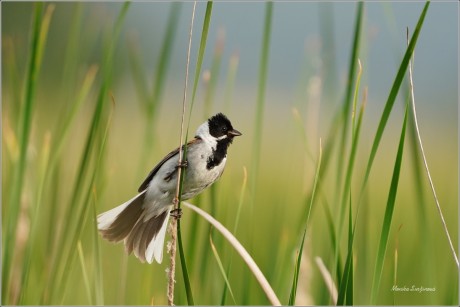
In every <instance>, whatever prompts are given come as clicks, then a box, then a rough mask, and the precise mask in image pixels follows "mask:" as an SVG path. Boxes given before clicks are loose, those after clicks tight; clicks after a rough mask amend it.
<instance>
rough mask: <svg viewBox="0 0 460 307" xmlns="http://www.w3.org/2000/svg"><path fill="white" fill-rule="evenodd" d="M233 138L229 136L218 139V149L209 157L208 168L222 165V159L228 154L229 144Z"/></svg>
mask: <svg viewBox="0 0 460 307" xmlns="http://www.w3.org/2000/svg"><path fill="white" fill-rule="evenodd" d="M232 141H233V138H232V137H227V138H225V139H222V140H218V141H217V145H216V149H213V150H212V155H211V156H209V157H208V160H207V163H206V168H207V169H208V170H210V169H213V168H214V167H216V166H218V165H220V163H222V160H224V158H225V157H226V156H227V149H228V146H230V144H231V143H232Z"/></svg>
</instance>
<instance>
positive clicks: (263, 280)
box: [183, 202, 281, 306]
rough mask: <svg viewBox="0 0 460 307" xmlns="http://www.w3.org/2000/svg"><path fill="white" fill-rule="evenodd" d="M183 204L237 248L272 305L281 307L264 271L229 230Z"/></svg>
mask: <svg viewBox="0 0 460 307" xmlns="http://www.w3.org/2000/svg"><path fill="white" fill-rule="evenodd" d="M183 204H184V206H185V207H187V208H189V209H191V210H193V211H195V213H197V214H199V215H200V216H201V217H202V218H204V219H205V220H206V221H208V222H209V223H210V224H212V225H213V226H214V228H215V229H217V230H218V231H219V232H220V233H221V234H222V235H223V236H224V237H225V239H227V241H228V242H229V243H230V244H231V245H232V246H233V247H234V248H235V250H236V251H237V252H238V254H240V256H241V258H242V259H243V261H244V262H246V264H247V265H248V267H249V269H250V270H251V271H252V273H253V274H254V277H255V278H256V279H257V281H258V282H259V284H260V286H261V288H262V290H263V291H264V292H265V294H266V295H267V298H268V300H269V301H270V303H271V304H272V305H274V306H281V302H280V300H279V299H278V297H277V296H276V294H275V291H273V289H272V287H271V286H270V284H269V283H268V281H267V279H266V278H265V276H264V275H263V273H262V271H261V270H260V269H259V267H258V266H257V264H256V263H255V261H254V259H252V257H251V256H250V255H249V253H248V252H247V251H246V249H245V248H244V247H243V245H241V243H240V242H239V241H238V240H237V239H236V238H235V236H234V235H233V234H232V233H231V232H230V231H229V230H228V229H227V228H225V227H224V226H223V225H222V224H221V223H220V222H219V221H217V220H216V219H215V218H213V217H212V216H211V215H209V214H208V213H206V212H205V211H203V210H201V209H200V208H198V207H196V206H194V205H192V204H190V203H187V202H183Z"/></svg>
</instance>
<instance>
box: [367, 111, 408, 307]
mask: <svg viewBox="0 0 460 307" xmlns="http://www.w3.org/2000/svg"><path fill="white" fill-rule="evenodd" d="M408 107H409V106H408V105H407V106H406V111H405V113H404V122H403V126H402V131H401V137H400V140H399V146H398V152H397V154H396V161H395V164H394V169H393V176H392V179H391V185H390V191H389V193H388V200H387V206H386V209H385V216H384V219H383V224H382V231H381V235H380V240H379V249H378V252H377V260H376V262H375V271H374V277H373V281H372V293H371V304H372V305H375V304H376V302H377V295H378V291H379V288H380V281H381V277H382V272H383V262H384V260H385V253H386V249H387V245H388V236H389V234H390V227H391V221H392V219H393V211H394V208H395V201H396V193H397V191H398V183H399V175H400V171H401V163H402V155H403V152H404V139H405V136H406V124H407V113H408Z"/></svg>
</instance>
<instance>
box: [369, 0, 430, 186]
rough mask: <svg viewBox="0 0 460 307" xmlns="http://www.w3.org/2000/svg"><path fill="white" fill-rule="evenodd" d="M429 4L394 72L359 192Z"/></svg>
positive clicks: (372, 159) (428, 3) (425, 7)
mask: <svg viewBox="0 0 460 307" xmlns="http://www.w3.org/2000/svg"><path fill="white" fill-rule="evenodd" d="M429 6H430V2H429V1H427V2H426V4H425V6H424V8H423V11H422V13H421V14H420V17H419V20H418V22H417V26H416V27H415V31H414V34H413V35H412V38H411V40H410V42H409V45H408V46H407V49H406V53H405V54H404V57H403V59H402V61H401V64H400V66H399V69H398V73H397V74H396V77H395V80H394V81H393V85H392V87H391V90H390V94H389V95H388V98H387V102H386V103H385V108H384V110H383V113H382V117H381V118H380V122H379V125H378V128H377V132H376V133H375V137H374V142H373V144H372V149H371V153H370V156H369V160H368V162H367V166H366V173H365V175H364V180H363V184H362V186H361V192H362V191H364V188H365V187H366V185H367V181H368V179H369V174H370V172H371V169H372V165H373V163H374V158H375V155H376V154H377V149H378V147H379V145H380V140H381V139H382V135H383V131H384V130H385V127H386V124H387V122H388V118H389V117H390V113H391V110H392V109H393V105H394V102H395V100H396V96H397V95H398V92H399V88H400V87H401V84H402V81H403V79H404V75H405V73H406V70H407V67H408V66H409V61H410V58H411V57H412V53H413V52H414V49H415V45H416V44H417V39H418V36H419V34H420V30H421V29H422V26H423V22H424V20H425V16H426V13H427V11H428V8H429ZM361 194H362V193H361Z"/></svg>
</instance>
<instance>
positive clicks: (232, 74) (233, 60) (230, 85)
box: [223, 52, 240, 114]
mask: <svg viewBox="0 0 460 307" xmlns="http://www.w3.org/2000/svg"><path fill="white" fill-rule="evenodd" d="M239 62H240V56H239V54H238V52H234V53H233V54H232V56H231V57H230V61H229V63H228V73H227V83H226V86H225V94H224V107H223V109H224V113H225V114H227V113H228V112H229V109H230V105H231V101H232V97H233V95H232V93H233V90H234V89H235V79H236V73H237V71H238V64H239Z"/></svg>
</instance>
